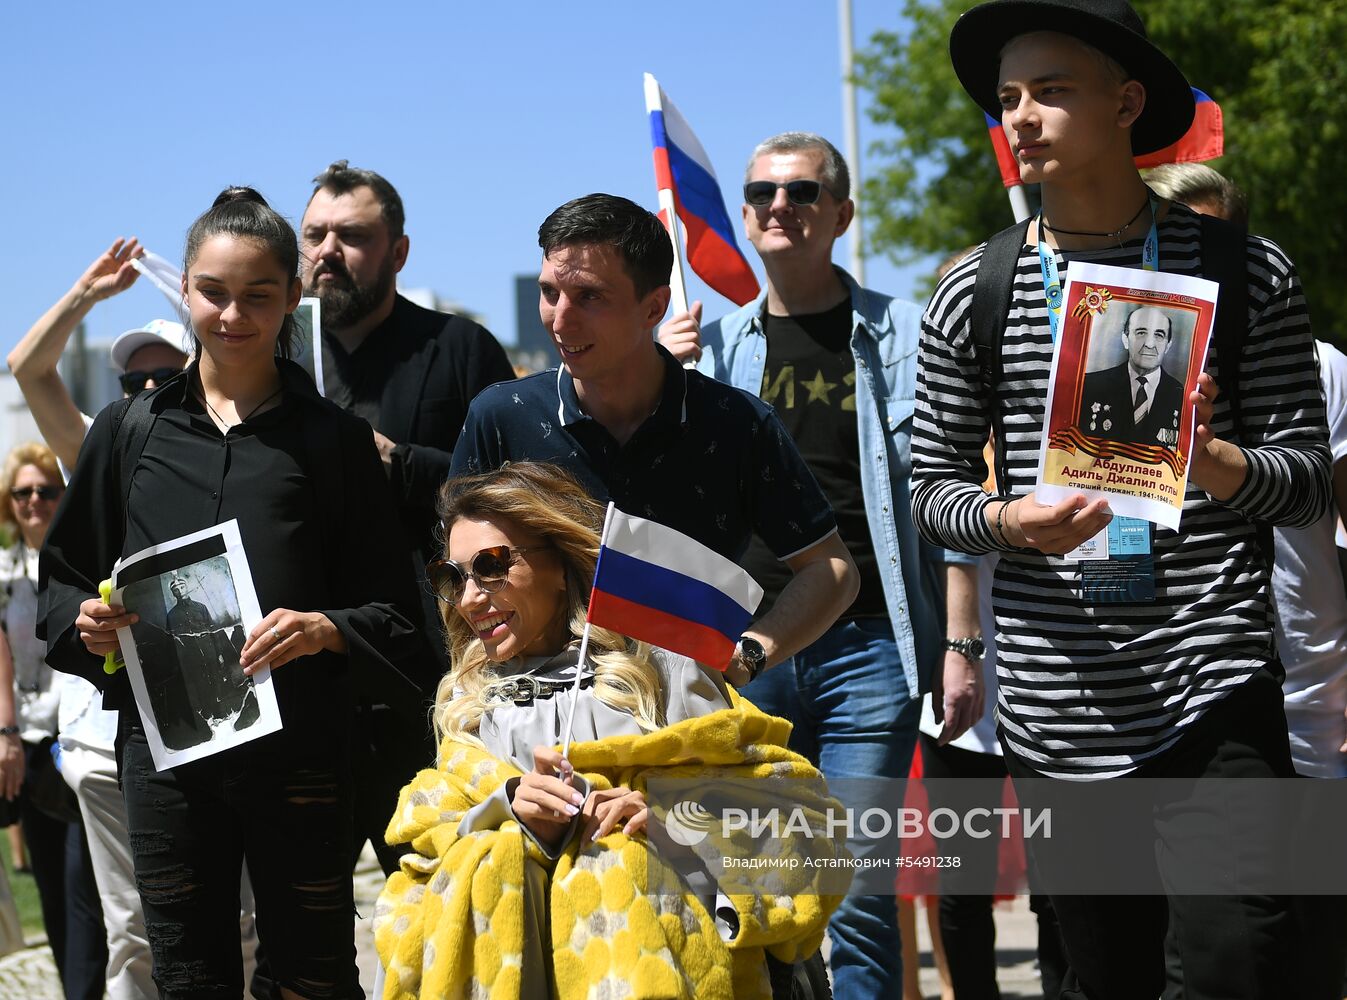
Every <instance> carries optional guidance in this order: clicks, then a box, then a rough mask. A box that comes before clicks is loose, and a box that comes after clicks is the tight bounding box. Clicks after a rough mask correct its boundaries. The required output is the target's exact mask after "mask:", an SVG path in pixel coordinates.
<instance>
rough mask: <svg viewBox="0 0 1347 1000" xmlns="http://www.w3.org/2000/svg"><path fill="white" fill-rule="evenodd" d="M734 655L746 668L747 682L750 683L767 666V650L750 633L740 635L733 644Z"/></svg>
mask: <svg viewBox="0 0 1347 1000" xmlns="http://www.w3.org/2000/svg"><path fill="white" fill-rule="evenodd" d="M734 656H735V658H736V659H737V660H738V661H739V662H740V663H742V664H743V665H744V666H745V667H747V668H748V682H749V683H750V684H751V683H753V682H754V681H755V680H757V679H758V675H759V674H760V673H762V672H763V670H764V669H766V667H767V650H765V649H763V648H762V643H760V642H758V640H757V639H754V638H753V637H752V636H751V635H741V636H740V637H739V641H738V642H737V643H736V644H735V646H734Z"/></svg>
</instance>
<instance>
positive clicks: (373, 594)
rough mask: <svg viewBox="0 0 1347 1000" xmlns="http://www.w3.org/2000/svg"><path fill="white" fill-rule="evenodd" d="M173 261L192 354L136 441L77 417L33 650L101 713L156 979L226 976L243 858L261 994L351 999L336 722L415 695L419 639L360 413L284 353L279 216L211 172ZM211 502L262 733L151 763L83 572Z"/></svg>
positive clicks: (184, 986)
mask: <svg viewBox="0 0 1347 1000" xmlns="http://www.w3.org/2000/svg"><path fill="white" fill-rule="evenodd" d="M184 268H185V271H184V276H183V294H184V297H185V298H186V301H187V304H188V308H189V310H190V313H191V326H192V330H193V333H194V334H195V336H196V339H197V352H196V359H195V361H194V362H193V363H192V365H191V366H189V367H188V369H187V370H186V371H185V372H184V374H183V375H182V376H180V377H178V378H176V379H173V380H172V381H171V382H169V383H167V384H166V385H164V386H162V387H160V388H158V389H156V390H154V391H153V393H152V394H151V395H150V396H149V397H147V398H148V400H149V403H150V412H151V413H152V415H153V422H152V423H150V425H149V431H148V435H147V436H146V437H144V438H143V440H144V446H143V449H142V450H141V451H140V452H139V455H138V457H136V456H132V455H130V454H129V451H130V450H131V449H130V447H129V446H128V443H127V440H126V437H127V436H132V435H131V432H130V431H129V430H128V429H127V428H126V427H124V426H122V424H121V420H122V418H123V416H124V415H125V414H126V412H127V409H126V407H127V404H126V403H125V402H123V403H114V404H113V405H112V406H110V407H109V408H108V409H107V410H105V411H104V412H103V413H101V414H100V415H99V417H98V419H97V420H96V421H95V422H94V425H93V427H92V428H91V429H90V432H89V436H88V438H87V439H86V441H85V444H84V448H83V450H82V452H81V454H80V460H79V464H78V466H77V467H76V469H75V472H74V475H73V477H72V479H71V483H70V487H69V490H68V491H67V495H66V498H65V501H64V503H63V504H62V505H61V508H60V510H59V511H58V513H57V515H56V519H55V522H54V523H53V525H52V529H51V532H50V534H49V536H48V539H47V545H46V546H45V548H44V550H43V556H42V578H43V582H44V586H45V604H44V616H43V618H42V625H43V628H42V631H43V632H44V634H45V635H46V637H47V640H48V654H47V659H48V662H49V663H51V664H52V665H53V666H54V667H56V668H58V669H61V670H66V671H69V672H72V673H77V674H80V675H82V676H85V677H87V678H89V679H90V680H92V681H93V682H94V683H96V684H98V685H99V686H100V687H102V688H103V689H104V692H105V704H106V705H107V706H108V707H115V708H117V709H119V710H120V711H121V724H120V731H119V737H118V752H119V759H120V763H121V773H122V782H123V790H124V794H125V796H126V803H127V814H128V817H129V826H130V839H131V846H132V853H133V856H134V859H135V866H136V880H137V885H138V888H139V890H140V894H141V899H142V902H143V904H144V908H145V922H146V927H147V930H148V933H149V938H150V944H151V950H152V952H153V958H154V978H155V981H156V982H157V984H158V985H159V989H160V992H161V995H162V996H163V997H165V998H179V997H183V998H185V997H192V998H194V1000H199V998H213V997H230V998H237V997H239V996H240V995H241V992H242V986H243V984H242V972H241V964H240V958H239V944H238V942H239V934H238V912H239V900H238V886H239V868H240V864H241V863H242V862H243V861H244V860H246V861H247V864H248V870H249V872H250V874H251V876H252V882H253V886H254V887H255V890H256V897H257V925H258V933H259V936H260V938H261V941H262V944H263V947H264V948H265V950H266V953H267V956H268V961H269V962H270V966H271V972H272V973H273V975H274V977H275V979H276V981H277V982H278V983H279V984H280V985H281V987H282V992H283V995H284V996H286V997H308V998H329V997H331V998H336V997H343V998H344V997H358V996H363V994H362V993H361V990H360V986H359V983H358V978H357V975H356V967H355V949H354V941H353V928H354V920H353V910H354V902H353V898H352V885H351V855H350V851H351V838H352V834H351V826H352V803H351V792H350V781H349V780H348V774H349V768H350V761H349V757H350V752H351V751H350V724H349V720H350V717H351V711H352V704H353V701H354V698H355V697H356V696H358V695H359V694H361V693H373V692H375V691H377V692H378V695H379V697H380V698H381V699H383V700H385V701H386V700H387V698H388V697H390V696H391V697H393V698H395V699H398V698H402V699H416V698H417V697H418V693H419V692H418V688H417V685H416V684H415V683H414V682H412V681H410V680H409V679H408V676H409V674H414V673H415V672H416V670H417V669H418V667H419V661H420V659H421V653H422V651H423V648H424V647H423V645H422V639H421V636H420V633H419V629H418V627H417V625H418V624H419V623H417V622H416V621H415V620H414V616H415V615H416V614H417V611H416V608H417V606H418V604H417V601H416V597H415V591H414V586H413V581H412V578H411V575H410V573H408V572H406V571H405V568H404V567H403V565H402V560H401V559H399V558H398V557H397V556H396V553H397V552H398V551H400V550H399V549H398V547H397V545H396V544H394V541H393V538H392V537H391V533H392V531H393V530H394V526H395V524H396V521H395V520H394V515H393V512H392V509H391V501H390V498H389V496H388V490H387V486H386V484H385V482H384V473H383V470H382V467H381V464H380V460H379V456H378V452H377V451H376V449H375V447H374V441H373V437H372V435H371V433H370V428H369V425H368V424H366V423H365V422H364V421H362V420H360V419H358V418H356V417H353V416H351V415H349V414H346V413H344V412H343V411H341V410H340V409H338V408H337V407H336V406H334V405H332V404H330V403H328V402H327V401H326V400H324V399H322V398H321V397H320V396H319V395H318V393H317V391H316V389H315V387H314V385H313V383H312V381H311V380H310V379H309V377H308V375H307V374H306V373H305V372H304V371H303V370H302V369H301V368H299V367H298V366H297V365H295V364H293V363H292V362H290V361H288V360H286V357H287V355H288V352H289V342H288V341H289V337H290V335H291V333H292V329H293V326H292V319H291V313H292V312H293V311H294V309H295V307H296V305H297V304H298V302H299V296H300V285H299V280H298V278H297V277H296V276H297V274H298V250H297V247H296V240H295V234H294V231H293V230H292V229H291V228H290V225H289V224H288V223H287V222H286V221H285V220H284V219H282V218H281V217H280V216H279V215H278V214H277V213H276V212H274V211H273V210H272V209H271V208H269V207H268V206H267V204H266V202H265V201H264V200H263V199H262V197H261V196H260V195H258V194H257V193H256V192H255V191H252V190H251V189H248V188H232V189H229V190H227V191H225V192H224V193H223V194H221V195H220V197H219V198H217V199H216V201H215V204H214V205H213V206H212V207H211V209H210V210H209V211H207V212H206V213H205V214H204V215H202V216H201V217H200V218H199V219H198V220H197V221H196V222H195V223H194V224H193V226H192V228H191V230H190V231H189V233H188V237H187V247H186V251H185V253H184ZM118 407H121V409H120V410H119V409H118ZM119 429H120V431H119ZM119 432H120V433H121V434H122V435H123V437H122V438H121V439H120V440H119V438H118V435H119ZM124 465H130V466H132V467H131V468H129V469H128V468H125V467H123V466H124ZM128 482H129V489H128V485H127V484H128ZM231 518H234V519H237V520H238V523H239V529H240V533H241V535H242V539H243V544H244V547H245V549H246V550H247V554H248V560H249V564H250V567H251V569H252V574H253V582H254V584H255V586H256V589H257V593H258V598H259V603H260V605H261V607H262V610H263V611H264V612H265V614H264V617H263V619H262V621H261V622H260V623H259V624H258V625H257V626H256V627H255V628H254V629H253V630H252V632H251V633H250V634H249V635H248V637H247V640H246V643H245V645H244V646H243V649H242V653H241V656H240V659H241V663H242V665H243V667H244V670H245V671H247V672H252V671H254V670H256V669H257V668H260V667H262V666H264V665H266V666H270V667H271V669H272V670H273V671H274V673H273V675H272V683H273V684H274V685H275V689H276V697H277V701H278V703H279V706H280V712H281V716H282V721H283V725H284V728H283V729H282V730H281V731H280V732H277V733H273V734H271V735H268V736H264V737H261V738H259V739H256V740H253V741H252V742H250V743H246V744H244V745H242V746H238V747H235V748H233V749H230V750H227V751H225V752H223V753H219V754H217V755H215V756H212V757H207V758H203V759H200V760H197V761H193V762H192V763H189V764H183V765H179V766H177V767H173V768H171V769H168V770H166V771H163V772H156V771H155V769H154V765H153V763H152V760H151V756H150V751H149V747H148V744H147V742H146V737H145V733H144V731H143V729H142V726H141V720H140V718H139V715H138V713H137V712H136V709H135V703H134V700H133V698H132V695H131V690H130V685H129V684H128V683H127V680H126V676H125V673H126V672H125V671H124V670H121V671H118V672H116V673H115V674H113V675H112V676H108V675H106V674H105V673H104V671H103V654H104V653H106V652H109V651H115V650H116V648H117V640H116V629H117V628H118V627H121V626H126V625H130V624H132V623H133V622H134V621H135V620H136V619H135V616H134V615H131V614H127V613H125V612H124V611H123V609H121V608H117V607H107V606H105V605H103V603H102V602H101V600H100V599H99V598H98V597H97V596H96V593H97V584H98V581H99V580H101V579H103V578H105V577H107V576H109V575H110V570H111V568H112V564H113V562H114V561H115V560H116V559H117V558H118V557H119V556H123V555H128V554H131V553H134V552H136V551H139V550H140V549H142V548H144V547H145V546H148V545H151V544H154V543H156V542H164V541H167V540H170V539H173V538H177V537H179V536H182V535H185V534H188V533H190V532H192V531H197V530H200V529H202V528H206V527H209V526H211V525H215V524H219V523H222V522H225V521H228V520H230V519H231ZM277 668H280V669H277Z"/></svg>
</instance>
